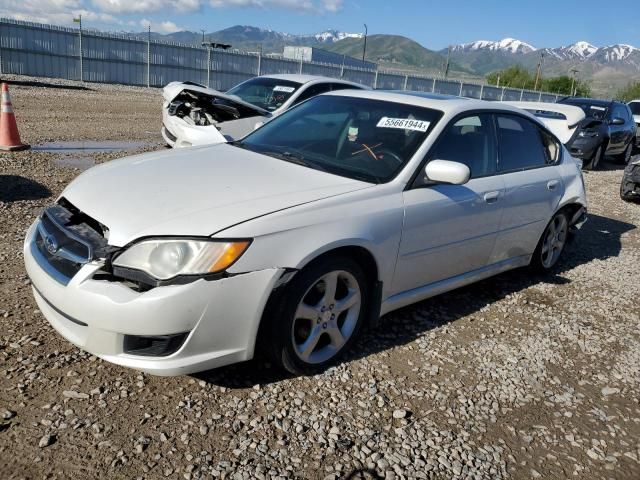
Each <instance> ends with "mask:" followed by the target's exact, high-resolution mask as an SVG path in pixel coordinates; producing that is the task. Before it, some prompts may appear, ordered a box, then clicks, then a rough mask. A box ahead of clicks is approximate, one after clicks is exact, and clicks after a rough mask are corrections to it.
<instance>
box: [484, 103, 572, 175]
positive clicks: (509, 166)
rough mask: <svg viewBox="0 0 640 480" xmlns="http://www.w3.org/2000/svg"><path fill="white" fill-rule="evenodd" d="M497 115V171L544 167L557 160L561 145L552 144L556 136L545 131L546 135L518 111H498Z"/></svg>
mask: <svg viewBox="0 0 640 480" xmlns="http://www.w3.org/2000/svg"><path fill="white" fill-rule="evenodd" d="M496 118H497V122H496V124H497V129H498V145H499V148H498V151H499V156H498V171H500V172H517V171H520V170H526V169H529V168H537V167H543V166H545V165H548V164H549V163H554V162H555V161H556V160H557V158H558V155H559V154H560V148H559V146H553V141H555V139H553V137H551V136H550V135H547V134H546V133H545V135H547V137H546V138H545V137H543V132H542V130H540V128H539V127H538V126H537V125H535V124H534V123H533V122H530V121H529V120H527V119H525V118H522V117H518V116H515V115H498V116H497V117H496ZM543 139H544V141H543ZM549 142H551V144H549ZM551 159H554V160H553V162H552V161H551Z"/></svg>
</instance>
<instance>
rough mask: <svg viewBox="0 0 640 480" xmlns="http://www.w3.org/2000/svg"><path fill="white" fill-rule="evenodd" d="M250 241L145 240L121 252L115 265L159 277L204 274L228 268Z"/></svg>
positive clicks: (163, 278) (169, 277) (164, 278)
mask: <svg viewBox="0 0 640 480" xmlns="http://www.w3.org/2000/svg"><path fill="white" fill-rule="evenodd" d="M249 243H250V241H249V240H241V241H214V240H190V239H153V240H143V241H141V242H139V243H136V244H134V245H132V246H131V247H129V248H128V249H127V250H125V251H124V252H123V253H122V254H120V255H118V256H117V257H116V258H115V259H114V260H113V265H114V266H115V267H121V268H130V269H134V270H141V271H143V272H145V273H147V274H148V275H150V276H152V277H154V278H156V279H158V280H168V279H171V278H174V277H177V276H180V275H205V274H207V273H217V272H222V271H223V270H226V269H227V268H229V267H230V266H231V265H233V263H235V261H236V260H238V259H239V258H240V256H241V255H242V254H243V253H244V252H245V250H246V249H247V247H248V246H249Z"/></svg>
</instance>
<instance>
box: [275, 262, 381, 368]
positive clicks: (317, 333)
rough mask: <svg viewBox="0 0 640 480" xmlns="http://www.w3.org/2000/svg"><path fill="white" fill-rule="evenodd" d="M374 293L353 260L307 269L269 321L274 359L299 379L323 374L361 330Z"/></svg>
mask: <svg viewBox="0 0 640 480" xmlns="http://www.w3.org/2000/svg"><path fill="white" fill-rule="evenodd" d="M370 292H371V288H370V284H369V282H368V281H367V279H366V275H365V274H364V272H363V270H362V268H361V267H360V265H358V263H356V262H355V261H353V260H351V259H350V258H346V257H327V258H324V259H321V260H317V261H315V262H313V263H312V264H311V265H309V266H308V267H306V268H304V269H303V270H302V271H301V272H299V273H298V274H297V275H296V276H295V277H294V278H293V279H292V280H291V282H290V284H289V285H288V286H287V289H286V291H285V292H284V294H283V295H282V298H281V299H280V302H279V305H278V307H277V308H276V309H275V310H274V312H273V314H272V316H271V318H270V319H269V321H270V328H269V331H270V340H269V341H270V345H271V354H272V355H271V356H272V358H273V360H274V361H275V362H276V363H277V364H278V365H280V366H281V367H283V368H285V369H286V370H288V371H289V372H291V373H293V374H295V375H313V374H316V373H319V372H322V371H324V370H325V369H326V368H327V367H328V366H330V365H332V364H333V363H335V362H336V361H337V360H338V359H339V358H340V357H341V356H342V355H343V354H344V352H346V351H347V350H348V349H349V347H350V346H351V344H352V343H353V341H354V340H355V338H356V337H357V335H358V333H359V332H360V330H361V328H362V325H363V324H364V322H365V319H366V318H367V311H368V305H369V301H370Z"/></svg>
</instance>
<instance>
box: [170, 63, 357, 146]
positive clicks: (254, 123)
mask: <svg viewBox="0 0 640 480" xmlns="http://www.w3.org/2000/svg"><path fill="white" fill-rule="evenodd" d="M347 89H351V90H360V89H368V87H365V86H364V85H360V84H357V83H353V82H348V81H346V80H340V79H336V78H329V77H320V76H314V75H296V74H284V75H263V76H259V77H254V78H250V79H249V80H246V81H244V82H242V83H240V84H238V85H236V86H235V87H233V88H231V89H230V90H228V91H227V92H226V93H222V92H219V91H217V90H213V89H211V88H207V87H205V86H203V85H198V84H196V83H193V82H171V83H169V84H168V85H167V86H166V87H164V89H163V90H162V97H163V104H162V130H161V133H162V137H163V138H164V140H165V142H166V143H167V145H169V146H171V147H191V146H196V145H213V144H216V143H224V142H226V141H230V140H234V139H237V138H242V137H244V136H245V135H246V134H247V133H249V132H251V131H253V130H254V129H255V128H256V127H258V126H260V125H262V124H263V123H265V122H267V121H269V120H270V119H272V118H273V117H275V116H277V115H280V114H281V113H282V112H284V111H286V110H287V109H289V108H291V107H293V106H294V105H298V104H299V103H302V102H304V101H305V100H307V99H309V98H311V97H315V96H316V95H320V94H322V93H326V92H332V91H337V90H347Z"/></svg>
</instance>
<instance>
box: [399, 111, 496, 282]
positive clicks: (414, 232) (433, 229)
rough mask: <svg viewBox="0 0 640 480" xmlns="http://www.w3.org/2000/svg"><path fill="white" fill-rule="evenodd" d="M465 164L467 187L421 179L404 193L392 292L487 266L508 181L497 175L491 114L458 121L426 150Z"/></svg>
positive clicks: (443, 158) (441, 157) (437, 155)
mask: <svg viewBox="0 0 640 480" xmlns="http://www.w3.org/2000/svg"><path fill="white" fill-rule="evenodd" d="M436 159H439V160H450V161H456V162H460V163H464V164H466V165H467V166H468V167H469V169H470V170H471V179H470V180H469V182H468V183H466V184H465V185H432V184H430V183H429V181H428V179H424V178H423V176H424V175H423V174H422V172H420V175H419V178H418V180H417V181H416V182H414V183H415V184H414V185H413V186H412V188H410V189H409V190H407V191H405V192H404V208H405V220H404V226H403V231H402V240H401V243H400V251H399V257H398V263H397V267H396V274H395V277H394V283H393V293H394V294H397V293H401V292H404V291H408V290H411V289H414V288H418V287H421V286H424V285H428V284H430V283H434V282H437V281H439V280H444V279H447V278H451V277H454V276H456V275H460V274H463V273H466V272H469V271H472V270H476V269H478V268H481V267H483V266H485V265H486V264H487V262H488V260H489V257H490V255H491V252H492V251H493V248H494V243H495V240H496V237H497V232H498V228H499V225H500V221H501V216H502V208H503V203H504V183H503V180H502V178H501V177H500V176H497V175H496V163H497V162H496V159H497V149H496V145H495V136H494V128H493V121H492V118H491V115H489V114H480V115H471V116H467V117H463V118H460V119H456V120H454V121H453V122H452V123H451V124H450V125H449V126H448V127H447V128H446V129H445V131H444V132H443V133H442V135H441V136H440V138H439V139H438V140H437V142H436V144H435V145H434V148H432V149H431V151H430V152H429V154H428V158H427V162H428V161H431V160H436Z"/></svg>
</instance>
